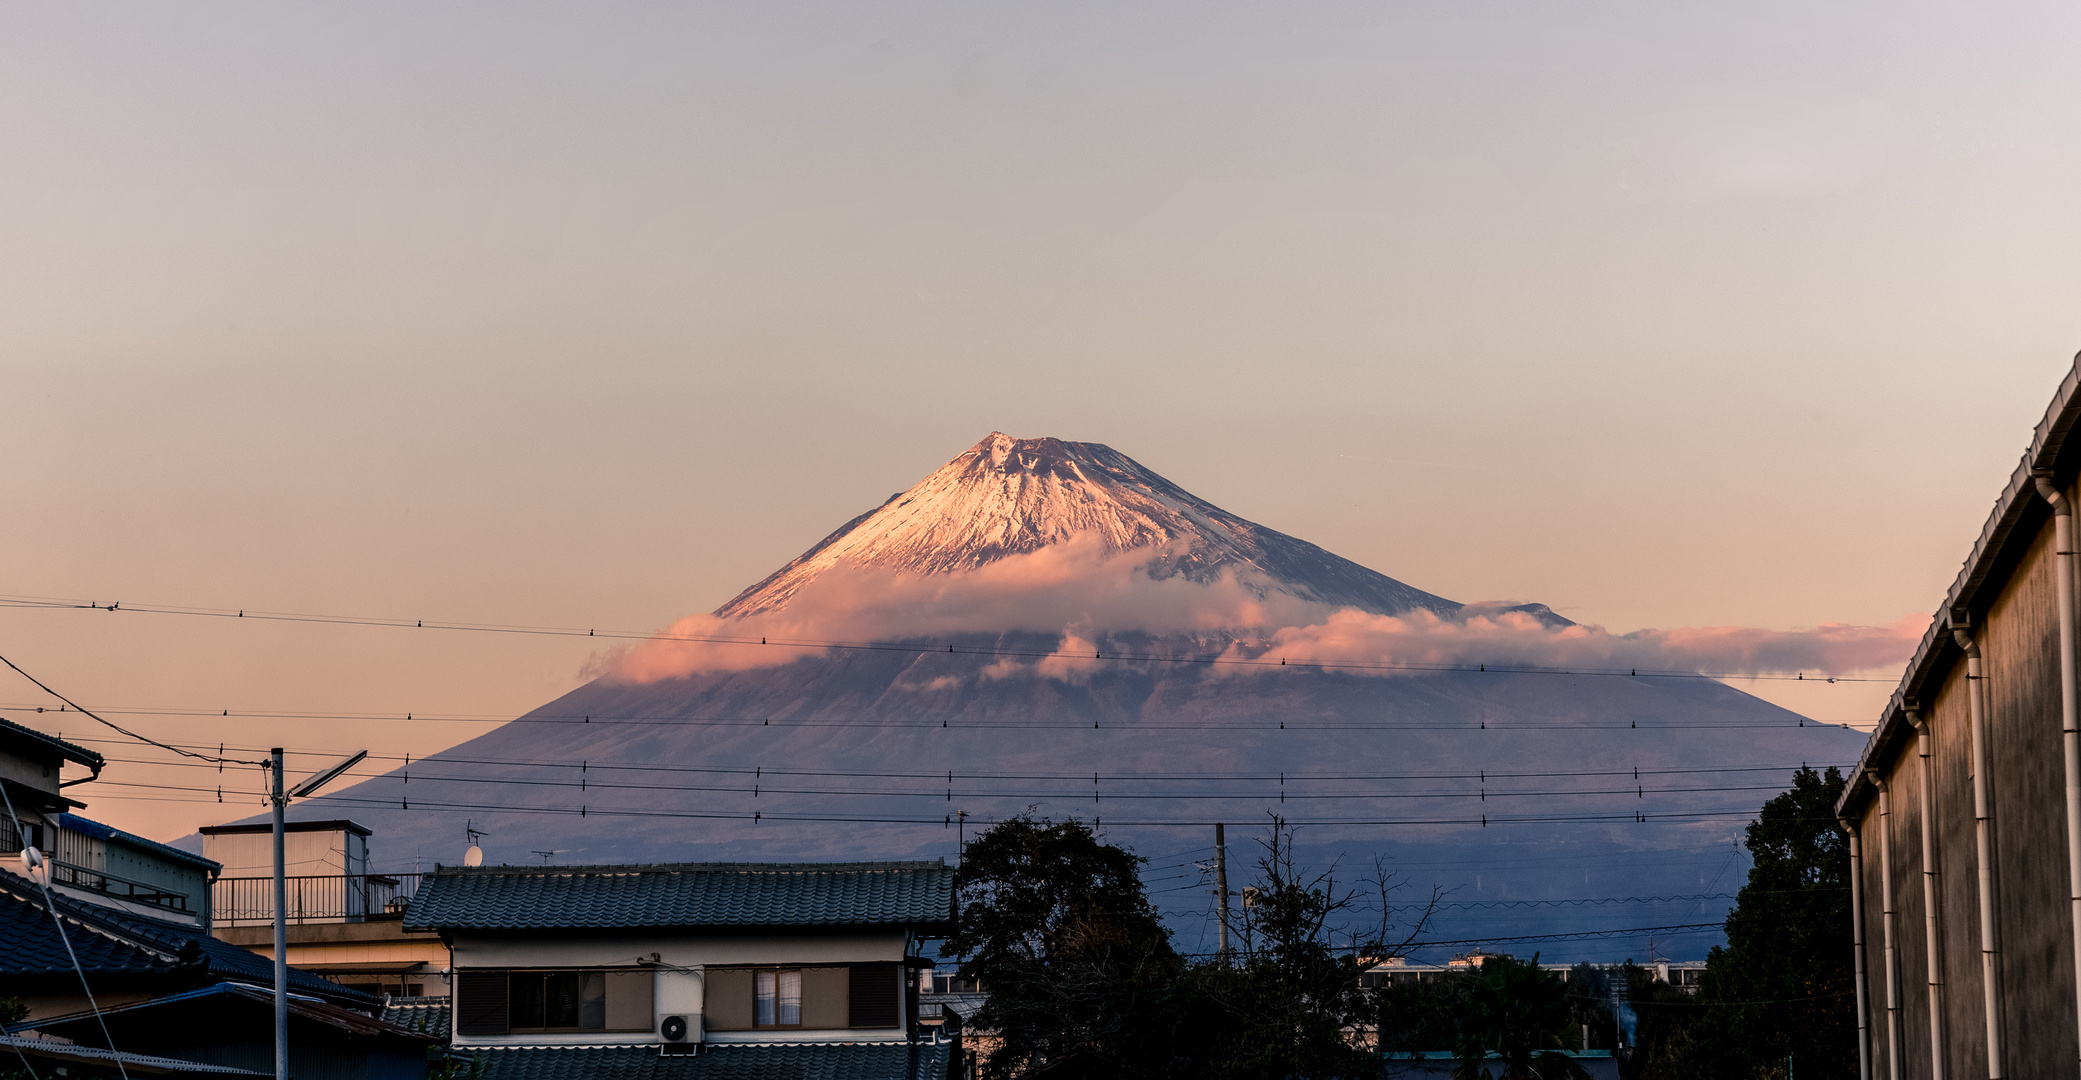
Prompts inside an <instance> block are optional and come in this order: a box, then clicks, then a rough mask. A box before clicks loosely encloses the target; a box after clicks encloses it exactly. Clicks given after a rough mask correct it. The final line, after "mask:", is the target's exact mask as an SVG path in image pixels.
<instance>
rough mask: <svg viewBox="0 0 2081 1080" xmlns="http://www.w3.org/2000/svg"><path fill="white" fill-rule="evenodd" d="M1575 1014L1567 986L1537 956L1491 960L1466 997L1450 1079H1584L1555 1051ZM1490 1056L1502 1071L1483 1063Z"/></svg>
mask: <svg viewBox="0 0 2081 1080" xmlns="http://www.w3.org/2000/svg"><path fill="white" fill-rule="evenodd" d="M1574 1015H1575V1013H1574V1010H1572V1009H1571V1008H1569V1004H1568V985H1567V984H1566V983H1564V982H1562V981H1561V979H1560V977H1559V976H1557V975H1554V974H1553V973H1552V972H1549V971H1547V970H1545V969H1543V968H1541V967H1540V966H1539V954H1537V953H1534V954H1532V959H1531V960H1530V961H1520V960H1514V959H1512V958H1510V957H1507V956H1498V957H1492V958H1490V959H1489V960H1488V961H1487V962H1486V963H1484V964H1482V965H1481V976H1480V977H1479V978H1477V979H1475V980H1474V984H1473V986H1472V987H1470V988H1469V992H1468V994H1467V1014H1466V1016H1465V1019H1464V1021H1463V1024H1462V1028H1461V1031H1460V1045H1459V1047H1458V1058H1459V1061H1458V1063H1457V1064H1456V1065H1455V1066H1454V1067H1453V1070H1452V1077H1453V1080H1588V1077H1589V1075H1590V1074H1589V1073H1588V1072H1586V1071H1584V1069H1583V1067H1582V1066H1581V1065H1578V1064H1576V1063H1575V1059H1574V1058H1571V1057H1569V1056H1568V1055H1567V1054H1564V1053H1561V1052H1560V1049H1561V1047H1563V1046H1564V1045H1566V1043H1565V1041H1564V1037H1565V1036H1566V1034H1567V1032H1568V1029H1569V1027H1570V1026H1571V1021H1572V1020H1573V1017H1574ZM1491 1055H1494V1056H1495V1057H1496V1058H1497V1059H1498V1064H1499V1065H1501V1067H1502V1071H1501V1072H1493V1071H1491V1070H1490V1069H1489V1067H1488V1065H1487V1064H1486V1062H1487V1060H1488V1058H1489V1057H1490V1056H1491Z"/></svg>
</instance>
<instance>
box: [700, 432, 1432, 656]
mask: <svg viewBox="0 0 2081 1080" xmlns="http://www.w3.org/2000/svg"><path fill="white" fill-rule="evenodd" d="M1080 537H1081V538H1096V540H1097V541H1098V542H1099V543H1100V545H1101V546H1102V547H1103V549H1104V550H1105V551H1106V552H1107V553H1108V554H1112V553H1119V552H1126V551H1133V550H1138V549H1158V550H1160V551H1161V552H1162V554H1160V555H1157V556H1156V557H1155V558H1153V559H1152V560H1151V561H1150V562H1149V563H1148V564H1147V567H1146V571H1145V572H1146V573H1148V574H1149V576H1150V577H1152V578H1156V579H1158V580H1161V579H1164V578H1168V577H1172V576H1182V577H1184V578H1186V579H1187V580H1190V581H1196V582H1207V581H1212V580H1214V579H1216V578H1218V577H1219V576H1221V574H1223V573H1224V572H1227V573H1232V574H1235V575H1237V577H1238V579H1239V580H1240V581H1242V582H1244V583H1245V584H1247V585H1249V586H1251V587H1253V588H1255V589H1257V590H1259V591H1260V593H1262V592H1263V591H1265V590H1273V591H1278V592H1283V593H1286V594H1288V595H1291V596H1295V597H1298V598H1300V599H1302V600H1311V601H1316V602H1320V603H1324V604H1329V605H1332V606H1336V607H1354V608H1358V609H1360V610H1362V611H1369V612H1373V613H1375V614H1381V615H1393V614H1398V613H1400V612H1404V611H1408V610H1410V609H1413V608H1422V609H1425V610H1429V611H1433V612H1436V613H1437V614H1439V615H1442V616H1447V617H1450V616H1452V615H1454V614H1456V613H1458V611H1459V610H1460V607H1461V605H1460V604H1458V603H1455V602H1453V601H1451V600H1447V599H1445V598H1443V597H1440V596H1434V595H1432V594H1430V593H1427V592H1424V591H1423V590H1421V589H1417V588H1413V587H1411V586H1409V585H1405V584H1403V583H1402V582H1399V581H1396V580H1395V579H1393V578H1391V577H1388V576H1387V575H1385V574H1382V573H1379V572H1378V571H1375V570H1370V569H1367V568H1366V567H1363V566H1360V565H1359V564H1357V563H1355V562H1352V561H1350V560H1349V559H1343V558H1339V557H1337V556H1335V555H1332V554H1330V553H1329V552H1327V551H1324V550H1323V549H1321V548H1319V547H1316V546H1315V545H1314V544H1310V543H1308V542H1307V541H1305V540H1298V539H1295V538H1294V537H1291V536H1288V535H1286V534H1285V533H1282V532H1277V531H1275V530H1272V529H1268V528H1265V527H1264V526H1262V525H1258V524H1256V523H1255V522H1251V521H1246V520H1244V519H1243V518H1240V517H1237V516H1236V515H1234V514H1231V513H1229V512H1228V511H1226V510H1223V509H1221V508H1220V507H1218V506H1215V505H1214V504H1213V503H1210V502H1207V501H1206V500H1204V499H1201V498H1199V497H1198V496H1196V495H1194V494H1192V493H1191V492H1189V491H1186V490H1185V489H1184V488H1181V487H1179V486H1178V485H1176V484H1173V483H1171V482H1170V481H1169V480H1166V479H1164V478H1163V477H1162V476H1159V475H1157V474H1156V473H1155V472H1153V471H1151V470H1150V469H1148V468H1145V467H1144V466H1142V465H1141V464H1140V463H1139V462H1137V461H1135V460H1134V459H1133V458H1130V457H1128V456H1127V455H1125V454H1122V453H1120V452H1119V451H1117V450H1114V449H1113V448H1112V447H1109V446H1104V445H1102V444H1099V443H1080V442H1064V441H1062V440H1060V439H1014V438H1012V437H1011V436H1009V435H1005V434H1003V433H1002V432H992V433H991V434H990V435H989V437H988V438H985V439H984V440H983V441H981V442H979V443H977V444H976V445H975V446H973V447H970V448H969V449H968V450H967V451H966V452H965V453H963V454H961V455H960V456H958V457H956V458H955V459H954V460H952V461H950V462H948V463H947V464H946V465H944V466H942V467H941V468H940V469H938V470H937V471H935V472H934V473H933V474H932V475H930V476H928V477H926V478H925V479H924V480H922V481H920V482H919V483H918V484H917V485H916V486H915V487H912V488H911V489H910V490H909V491H904V492H900V493H898V494H896V495H892V496H890V497H889V500H888V501H887V502H885V503H883V504H882V505H881V506H879V507H876V508H875V509H873V510H870V511H868V512H867V513H865V514H862V515H860V516H859V517H857V518H854V519H853V520H852V521H849V522H847V523H846V524H845V525H844V526H843V527H841V528H840V529H839V530H838V531H837V532H834V533H832V534H831V535H830V536H828V537H825V538H824V539H823V541H822V542H820V543H818V544H817V545H816V546H815V547H813V548H810V549H809V550H808V551H807V552H804V553H803V554H802V555H801V556H799V557H797V558H796V559H795V560H794V561H793V562H790V563H789V564H787V565H786V566H784V567H782V568H780V569H779V570H778V571H775V572H774V573H773V575H772V576H770V577H768V578H766V579H765V580H764V581H761V582H759V583H758V584H756V585H753V586H752V587H751V588H749V589H746V590H745V591H744V592H742V593H740V594H739V595H738V596H737V597H736V598H735V599H733V600H731V601H730V602H729V603H727V604H724V605H723V606H722V607H720V608H717V609H716V611H715V614H717V615H719V616H723V617H727V618H738V617H744V616H750V615H758V614H764V613H767V612H772V611H778V610H781V609H784V608H785V607H787V605H788V603H789V601H791V600H793V599H794V598H795V596H796V594H797V593H798V592H800V591H801V590H802V589H804V588H806V587H808V586H810V585H812V584H813V583H814V582H815V581H816V580H817V578H818V577H819V576H820V575H822V574H824V573H826V572H828V571H830V570H831V569H833V568H834V567H837V566H840V565H844V566H848V567H852V568H869V569H883V570H894V571H899V572H903V573H908V574H952V573H961V572H963V571H969V570H975V569H977V568H979V567H982V566H986V565H988V564H990V563H993V562H996V561H997V560H1000V559H1003V558H1005V557H1006V556H1010V555H1023V554H1029V553H1032V552H1034V551H1038V550H1040V549H1041V548H1044V547H1047V546H1049V545H1053V544H1062V543H1066V542H1068V541H1070V540H1071V539H1073V538H1080Z"/></svg>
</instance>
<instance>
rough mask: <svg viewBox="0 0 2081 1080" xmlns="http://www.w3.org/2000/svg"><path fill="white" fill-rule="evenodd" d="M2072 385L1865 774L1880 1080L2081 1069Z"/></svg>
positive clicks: (1873, 1054) (1857, 865) (1870, 970)
mask: <svg viewBox="0 0 2081 1080" xmlns="http://www.w3.org/2000/svg"><path fill="white" fill-rule="evenodd" d="M2077 423H2081V367H2077V368H2076V369H2075V370H2073V371H2070V372H2069V373H2068V375H2067V377H2066V378H2065V380H2064V381H2063V382H2062V383H2061V384H2060V387H2059V391H2058V393H2057V394H2056V395H2055V396H2054V398H2053V400H2052V404H2051V406H2050V408H2049V409H2047V411H2046V413H2045V418H2044V420H2043V421H2042V422H2041V423H2039V425H2038V427H2037V430H2036V431H2035V433H2034V434H2033V436H2032V438H2031V442H2030V447H2029V449H2028V451H2027V452H2026V453H2025V454H2024V456H2023V460H2022V461H2021V462H2020V463H2019V464H2018V465H2017V467H2016V470H2015V472H2014V473H2013V474H2011V475H2010V477H2009V480H2008V483H2007V484H2006V485H2005V486H2004V487H2003V488H2002V491H2001V494H2000V497H1999V498H1998V499H1997V500H1996V502H1995V506H1994V512H1993V514H1991V515H1990V516H1989V517H1988V519H1987V523H1986V525H1985V526H1984V527H1983V528H1982V529H1981V530H1980V535H1979V537H1978V539H1976V540H1975V541H1974V543H1973V545H1972V550H1971V553H1970V554H1969V555H1968V557H1967V559H1966V561H1965V566H1964V568H1963V569H1962V570H1961V571H1960V572H1959V574H1958V577H1957V579H1956V580H1955V581H1954V582H1953V583H1952V585H1951V588H1950V591H1949V592H1948V593H1947V594H1946V595H1945V596H1944V600H1943V606H1942V608H1941V609H1940V610H1939V611H1938V612H1937V615H1936V618H1935V620H1934V621H1933V622H1932V624H1931V626H1930V628H1929V631H1928V632H1927V633H1926V634H1924V635H1923V638H1922V642H1921V645H1920V647H1919V648H1918V649H1917V650H1916V652H1915V655H1914V658H1913V659H1912V660H1911V661H1909V663H1908V667H1907V672H1906V674H1905V676H1904V677H1903V678H1902V680H1901V683H1900V686H1899V688H1898V689H1897V690H1895V691H1894V693H1893V697H1892V699H1891V700H1890V701H1889V702H1888V703H1887V705H1886V708H1885V712H1884V714H1883V715H1882V717H1881V719H1880V723H1879V726H1878V728H1877V730H1876V731H1874V732H1873V733H1872V736H1871V738H1870V740H1869V742H1868V743H1867V745H1866V747H1865V750H1864V753H1863V756H1862V759H1861V761H1860V762H1859V763H1858V765H1857V767H1856V769H1855V771H1854V772H1853V773H1852V774H1851V776H1850V783H1849V787H1848V790H1847V791H1845V792H1844V795H1843V798H1842V802H1841V804H1840V805H1839V806H1838V808H1837V812H1838V814H1839V815H1840V817H1841V819H1842V822H1843V824H1844V826H1845V828H1846V829H1847V830H1848V831H1849V835H1850V859H1851V866H1852V870H1853V873H1852V882H1853V891H1852V897H1851V899H1852V905H1853V910H1854V911H1855V913H1856V914H1855V935H1856V949H1857V963H1858V984H1857V1004H1858V1016H1859V1024H1860V1043H1861V1048H1862V1051H1863V1054H1864V1068H1865V1076H1866V1077H1868V1078H1869V1077H1887V1078H1895V1077H1927V1076H1953V1077H1964V1076H1997V1077H2002V1076H2008V1077H2022V1076H2056V1075H2060V1074H2062V1073H2064V1074H2072V1072H2073V1071H2074V1062H2075V1061H2076V1060H2077V1059H2081V1030H2077V1019H2076V1017H2077V1010H2076V1005H2077V1001H2076V997H2077V992H2076V990H2077V975H2081V953H2077V952H2076V950H2075V932H2076V929H2077V927H2081V885H2073V884H2070V882H2081V876H2077V877H2071V878H2070V875H2081V789H2077V787H2076V785H2081V775H2077V772H2081V768H2077V758H2076V751H2077V735H2076V728H2077V726H2081V725H2077V718H2076V701H2077V691H2081V687H2077V684H2076V672H2075V670H2074V655H2075V652H2076V649H2077V647H2081V645H2077V642H2076V632H2077V631H2076V627H2075V624H2074V611H2075V607H2076V604H2075V581H2076V576H2077V575H2076V573H2075V565H2074V564H2075V561H2076V559H2081V554H2077V548H2076V541H2075V539H2074V537H2075V532H2074V530H2073V528H2072V527H2071V522H2072V517H2071V511H2072V509H2073V504H2074V500H2075V498H2076V491H2075V479H2076V476H2077V474H2081V439H2076V438H2075V437H2074V435H2075V425H2076V424H2077Z"/></svg>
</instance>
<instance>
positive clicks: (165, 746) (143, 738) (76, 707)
mask: <svg viewBox="0 0 2081 1080" xmlns="http://www.w3.org/2000/svg"><path fill="white" fill-rule="evenodd" d="M0 664H6V665H7V666H8V667H11V668H14V673H15V674H17V675H20V676H21V677H22V678H24V679H27V680H29V681H30V682H32V683H35V684H36V687H37V689H39V690H42V691H43V692H44V693H46V694H49V695H50V696H52V697H54V698H57V699H58V700H59V701H62V702H64V703H65V704H67V705H69V706H71V707H72V711H74V712H76V713H79V714H80V715H81V716H84V717H86V718H87V719H89V720H92V721H94V722H95V723H97V724H101V725H103V726H104V727H107V728H110V729H112V730H115V731H119V732H121V733H123V734H125V735H128V736H129V737H131V738H133V739H136V740H137V741H138V742H141V743H150V744H151V745H153V746H156V747H158V748H159V749H161V750H171V751H173V752H174V753H176V754H179V755H181V756H182V757H191V758H198V759H200V760H203V761H209V762H214V763H217V764H224V765H266V764H268V763H267V762H265V761H246V760H244V759H242V758H227V757H212V756H210V755H208V754H199V753H196V752H195V751H193V750H183V749H181V748H180V747H178V746H174V745H172V744H171V743H163V742H160V741H159V740H157V739H154V738H152V737H150V736H148V735H139V734H138V733H137V732H135V731H132V730H130V729H129V728H126V727H124V726H122V725H121V724H117V723H113V722H110V721H108V720H104V719H102V718H101V717H99V716H96V715H94V714H93V713H91V712H88V711H87V710H86V709H85V708H82V707H81V706H80V704H79V702H76V701H74V700H72V699H71V698H69V697H66V696H65V695H63V694H61V693H59V692H57V691H56V690H53V689H51V688H50V687H48V686H46V685H44V683H43V681H42V680H41V679H38V678H37V677H36V676H34V675H31V674H29V673H28V672H26V671H23V670H22V669H21V668H20V667H19V666H17V665H16V664H15V662H14V661H12V660H9V659H8V658H7V657H5V656H0ZM39 711H41V710H39Z"/></svg>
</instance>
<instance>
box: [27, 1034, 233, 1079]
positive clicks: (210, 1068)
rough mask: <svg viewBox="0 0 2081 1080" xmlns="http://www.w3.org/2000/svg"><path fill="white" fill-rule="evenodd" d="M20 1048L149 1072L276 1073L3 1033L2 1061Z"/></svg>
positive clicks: (48, 1056) (33, 1053)
mask: <svg viewBox="0 0 2081 1080" xmlns="http://www.w3.org/2000/svg"><path fill="white" fill-rule="evenodd" d="M15 1051H21V1052H22V1053H24V1054H27V1055H28V1056H30V1057H33V1058H37V1059H39V1061H47V1060H57V1061H65V1062H69V1063H72V1064H86V1065H117V1064H120V1065H122V1066H123V1067H124V1068H126V1069H134V1070H136V1071H138V1072H141V1073H145V1074H147V1075H149V1074H153V1073H186V1074H189V1075H191V1076H204V1077H217V1076H226V1077H235V1076H273V1075H274V1074H273V1073H264V1072H254V1071H252V1070H251V1069H234V1068H232V1067H231V1066H229V1065H207V1064H204V1063H202V1062H199V1061H182V1060H181V1059H180V1058H169V1057H155V1056H153V1055H151V1054H133V1053H129V1052H128V1051H123V1050H104V1049H102V1048H101V1047H98V1046H81V1045H79V1044H78V1043H69V1042H59V1041H57V1040H56V1039H35V1038H28V1037H25V1036H19V1035H0V1061H4V1060H7V1059H8V1058H11V1057H13V1056H14V1052H15Z"/></svg>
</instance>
